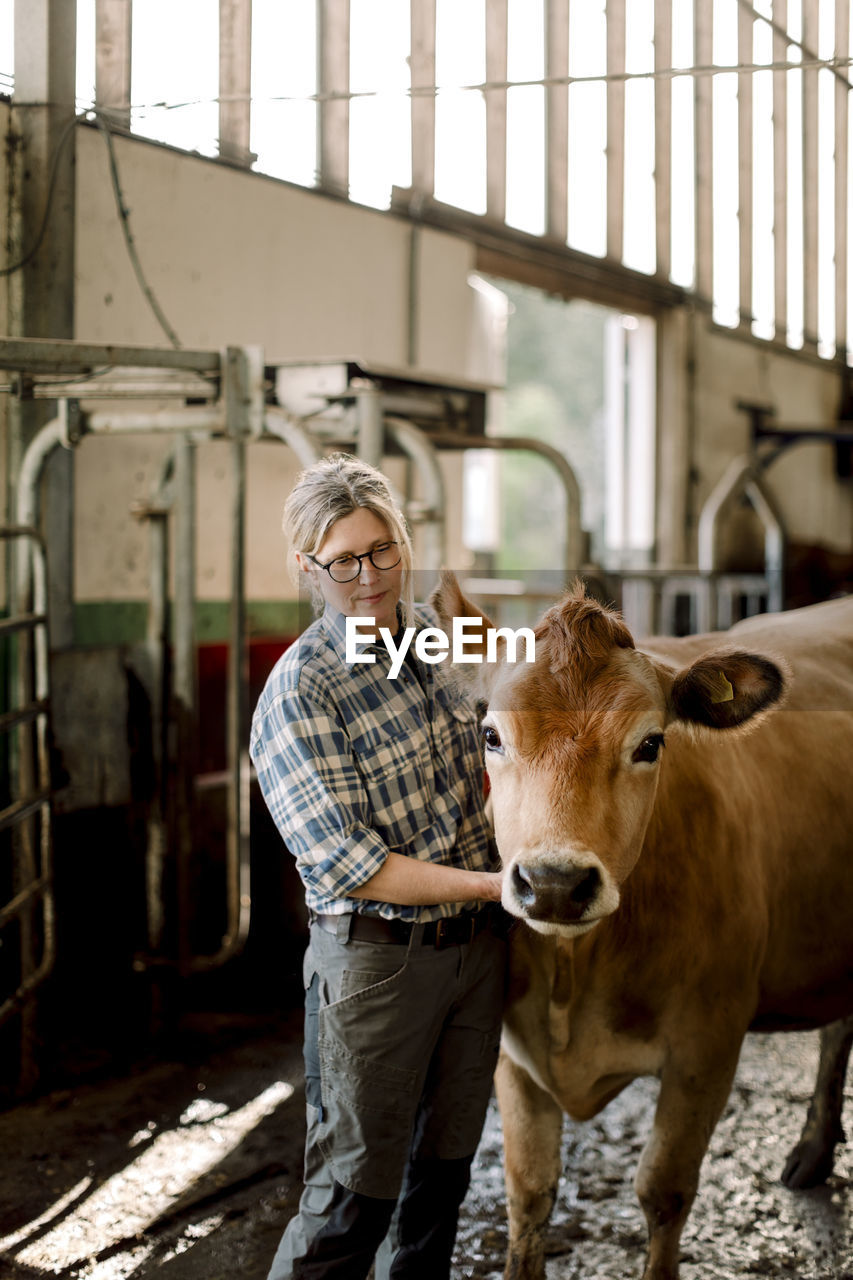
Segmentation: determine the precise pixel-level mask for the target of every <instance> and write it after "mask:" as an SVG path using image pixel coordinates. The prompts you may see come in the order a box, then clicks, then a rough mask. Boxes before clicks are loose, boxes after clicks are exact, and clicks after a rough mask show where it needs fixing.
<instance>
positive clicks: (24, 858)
mask: <svg viewBox="0 0 853 1280" xmlns="http://www.w3.org/2000/svg"><path fill="white" fill-rule="evenodd" d="M47 452H48V454H49V453H50V450H48V451H47ZM0 538H4V539H8V538H15V539H22V540H24V541H26V542H27V543H28V544H29V546H30V552H29V560H28V562H29V564H30V565H31V567H32V574H31V575H28V582H27V584H26V594H23V593H22V589H21V587H20V584H18V590H19V594H18V609H19V615H18V616H17V617H12V618H10V619H8V620H7V621H8V622H9V623H10V624H11V625H10V626H9V627H8V628H7V633H11V632H13V631H14V632H18V633H20V634H22V635H23V636H30V637H31V638H32V654H31V655H30V653H29V648H30V646H29V645H24V647H23V650H22V652H21V654H20V655H19V673H18V682H17V683H18V699H19V701H20V702H21V705H20V706H18V707H17V708H16V709H15V710H14V711H11V712H7V713H6V714H5V716H4V717H3V724H2V726H0V728H2V730H3V731H5V732H9V731H10V730H11V729H13V728H14V727H16V726H18V725H25V726H29V729H30V731H31V734H32V737H31V741H30V744H29V746H24V748H23V749H22V750H19V751H18V752H17V770H18V785H19V790H20V792H21V794H20V795H19V796H18V798H17V799H16V800H14V801H12V803H11V804H9V805H7V806H6V807H5V808H4V809H3V810H2V812H0V829H9V828H19V829H20V839H19V841H18V844H17V851H16V857H15V868H14V881H15V884H16V885H17V886H18V888H17V891H16V892H15V893H14V895H13V897H12V898H11V899H9V900H8V901H7V902H6V903H4V904H3V907H2V909H0V927H2V926H4V925H6V924H7V923H8V922H9V921H10V920H12V919H15V918H17V920H18V921H19V950H20V977H19V980H18V983H17V986H16V989H15V990H14V991H13V992H12V994H11V995H9V996H8V997H7V998H6V999H5V1000H4V1001H3V1003H2V1004H0V1023H3V1022H5V1021H6V1019H7V1018H9V1017H10V1016H11V1015H12V1014H14V1013H15V1012H17V1011H18V1010H20V1009H21V1008H22V1007H23V1005H24V1004H25V1003H26V1001H27V1000H28V998H29V997H30V995H32V993H33V992H34V991H35V990H36V988H37V987H39V986H40V985H41V983H42V982H44V980H45V979H46V978H47V977H48V975H49V974H50V973H51V971H52V970H53V967H54V963H55V961H56V927H55V910H54V899H53V833H52V805H51V800H52V788H51V777H50V755H49V748H48V718H49V713H50V675H49V668H48V643H47V572H46V566H45V550H44V544H43V542H42V539H41V536H40V534H39V533H38V531H37V530H36V529H35V528H33V527H30V526H26V525H13V526H11V527H7V528H4V529H0ZM30 658H32V662H30ZM37 815H40V821H39V826H38V833H37V838H34V836H33V831H32V828H31V821H32V820H33V819H35V818H36V817H37ZM39 901H40V902H41V931H40V936H41V944H40V951H41V954H40V958H39V960H38V963H36V962H35V959H34V957H35V955H36V937H35V933H36V931H35V929H34V927H33V924H34V922H33V911H34V909H35V907H36V905H37V903H38V902H39Z"/></svg>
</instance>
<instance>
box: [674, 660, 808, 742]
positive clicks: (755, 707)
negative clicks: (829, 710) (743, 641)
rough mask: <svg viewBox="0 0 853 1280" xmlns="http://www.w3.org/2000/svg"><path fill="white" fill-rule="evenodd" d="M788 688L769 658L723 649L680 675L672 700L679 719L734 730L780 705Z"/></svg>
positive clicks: (775, 664) (783, 674) (783, 676)
mask: <svg viewBox="0 0 853 1280" xmlns="http://www.w3.org/2000/svg"><path fill="white" fill-rule="evenodd" d="M785 688H786V678H785V673H784V672H783V671H782V669H781V667H780V666H779V665H778V664H777V663H776V662H773V661H771V660H770V658H766V657H763V656H762V655H761V654H758V653H747V652H744V651H739V650H722V651H718V652H716V653H709V654H706V655H705V656H704V657H703V658H699V659H698V661H696V662H694V663H693V665H692V666H690V667H687V668H686V669H685V670H684V671H681V672H679V674H678V675H677V676H676V677H675V681H674V682H673V686H672V692H671V694H670V698H671V702H672V709H673V711H674V713H675V716H676V718H677V719H679V720H687V721H689V722H690V723H692V724H701V725H706V726H707V727H708V728H711V729H733V728H735V727H736V726H737V725H740V724H745V723H746V722H747V721H748V720H752V719H753V718H754V717H755V716H757V715H760V714H761V713H762V712H763V711H768V710H769V709H770V708H771V707H773V706H775V705H776V704H777V703H779V702H780V701H781V700H782V698H783V697H784V695H785Z"/></svg>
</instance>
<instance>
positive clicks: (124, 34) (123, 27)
mask: <svg viewBox="0 0 853 1280" xmlns="http://www.w3.org/2000/svg"><path fill="white" fill-rule="evenodd" d="M132 27H133V0H95V106H96V107H98V108H100V110H101V111H102V112H103V113H104V115H105V116H106V118H107V121H108V123H109V124H111V125H113V126H114V127H116V128H119V129H128V130H129V129H130V67H131V31H132Z"/></svg>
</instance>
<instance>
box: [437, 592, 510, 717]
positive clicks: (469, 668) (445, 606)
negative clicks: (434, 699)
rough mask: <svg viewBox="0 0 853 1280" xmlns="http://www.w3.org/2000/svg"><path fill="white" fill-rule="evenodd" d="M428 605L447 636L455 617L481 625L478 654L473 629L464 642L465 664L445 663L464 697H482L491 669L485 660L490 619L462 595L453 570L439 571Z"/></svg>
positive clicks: (475, 635) (475, 634) (490, 664)
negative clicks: (476, 621)
mask: <svg viewBox="0 0 853 1280" xmlns="http://www.w3.org/2000/svg"><path fill="white" fill-rule="evenodd" d="M427 604H428V605H429V606H430V608H432V609H434V610H435V612H436V613H437V614H438V618H439V621H440V623H441V626H442V629H443V631H444V632H445V634H446V635H448V636H449V635H450V634H451V633H452V631H453V619H454V618H479V619H480V620H481V623H482V626H481V628H480V636H481V637H482V639H481V641H480V647H479V656H477V655H478V641H477V633H476V628H475V629H474V630H473V632H472V633H471V634H470V635H469V637H468V638H467V639H466V641H465V652H466V654H467V655H468V661H467V662H464V663H462V664H461V665H460V664H457V663H448V668H449V670H448V674H449V675H450V676H451V679H452V680H453V681H454V682H455V683H456V684H457V686H458V687H459V689H460V691H461V692H463V693H464V694H465V695H466V696H467V697H475V698H476V697H478V696H481V695H482V694H483V693H484V691H485V685H486V684H487V683H488V674H489V673H490V672H491V671H492V670H493V669H494V665H493V664H492V663H488V662H486V661H485V656H486V632H487V631H488V630H489V629H490V628H491V627H492V625H493V624H492V622H491V620H490V619H489V618H488V617H486V615H485V614H484V613H483V612H482V611H481V610H480V609H478V608H477V606H476V605H475V604H472V603H471V601H470V600H469V599H468V598H467V596H465V595H464V594H463V592H462V588H461V587H460V586H459V583H458V581H457V579H456V574H455V573H454V572H453V570H452V569H442V570H441V574H440V577H439V582H438V586H437V587H435V589H434V590H433V591H432V593H431V595H430V597H429V600H428V601H427Z"/></svg>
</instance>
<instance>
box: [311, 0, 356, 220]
mask: <svg viewBox="0 0 853 1280" xmlns="http://www.w3.org/2000/svg"><path fill="white" fill-rule="evenodd" d="M349 46H350V0H317V61H318V64H319V65H318V73H319V74H318V77H317V79H318V84H319V90H320V110H319V113H318V129H317V144H318V145H317V151H318V156H317V168H318V171H319V185H320V187H321V189H322V190H324V191H329V192H331V193H332V194H334V195H340V196H347V195H348V194H349Z"/></svg>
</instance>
